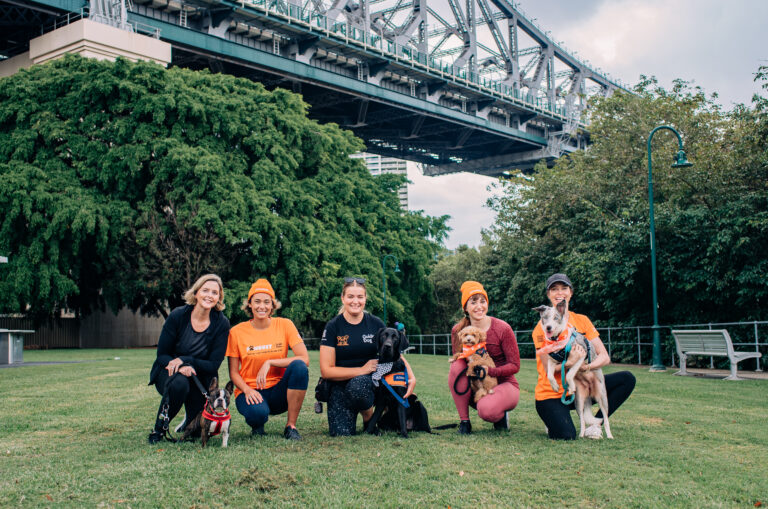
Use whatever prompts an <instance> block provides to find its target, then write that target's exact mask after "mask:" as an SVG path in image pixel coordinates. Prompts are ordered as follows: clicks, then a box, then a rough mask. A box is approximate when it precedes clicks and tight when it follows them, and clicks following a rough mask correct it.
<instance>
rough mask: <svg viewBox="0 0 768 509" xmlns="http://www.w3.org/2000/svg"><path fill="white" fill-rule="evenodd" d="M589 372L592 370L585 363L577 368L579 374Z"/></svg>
mask: <svg viewBox="0 0 768 509" xmlns="http://www.w3.org/2000/svg"><path fill="white" fill-rule="evenodd" d="M591 370H592V366H591V365H590V364H588V363H586V362H585V363H583V364H582V365H581V366H579V371H581V372H585V373H586V372H587V371H591Z"/></svg>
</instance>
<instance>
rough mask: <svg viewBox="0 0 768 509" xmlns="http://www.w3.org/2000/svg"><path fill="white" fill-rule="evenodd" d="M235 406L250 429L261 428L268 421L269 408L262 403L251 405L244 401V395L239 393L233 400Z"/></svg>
mask: <svg viewBox="0 0 768 509" xmlns="http://www.w3.org/2000/svg"><path fill="white" fill-rule="evenodd" d="M235 405H236V406H237V411H238V412H240V414H241V415H242V416H243V417H244V418H245V422H246V423H248V425H249V426H250V427H252V428H257V427H259V426H263V425H264V424H265V423H266V422H267V421H268V420H269V406H268V405H267V404H266V403H265V402H264V401H262V402H261V403H256V404H253V405H251V404H249V403H248V402H247V401H246V400H245V394H242V393H241V394H239V395H238V396H237V399H235Z"/></svg>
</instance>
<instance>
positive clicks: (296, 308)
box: [0, 56, 446, 332]
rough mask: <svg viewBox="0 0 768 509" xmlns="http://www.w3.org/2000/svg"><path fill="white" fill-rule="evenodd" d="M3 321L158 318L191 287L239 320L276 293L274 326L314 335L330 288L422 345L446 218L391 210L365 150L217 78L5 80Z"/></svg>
mask: <svg viewBox="0 0 768 509" xmlns="http://www.w3.org/2000/svg"><path fill="white" fill-rule="evenodd" d="M0 84H1V85H2V86H0V175H2V180H1V182H2V183H1V184H0V187H2V189H0V209H2V210H3V215H2V222H0V252H2V253H3V254H8V255H10V263H9V264H8V266H6V267H3V268H2V269H0V270H2V271H3V272H4V274H3V277H2V278H1V279H0V308H1V309H2V310H5V311H25V310H26V311H29V312H30V313H35V314H39V315H46V314H50V313H52V312H55V311H56V310H57V309H58V308H59V307H62V306H67V307H69V308H73V309H75V310H78V311H80V312H88V311H89V310H92V309H93V308H94V307H104V305H105V304H108V305H110V306H111V307H112V308H113V309H118V308H119V307H121V306H122V305H129V306H130V307H132V308H134V309H139V308H140V309H142V310H144V311H148V312H163V311H164V309H165V308H166V306H167V305H170V306H173V305H176V304H178V303H179V302H180V296H181V294H182V292H183V291H184V289H185V288H187V287H188V286H189V285H190V284H191V283H192V282H194V280H195V279H196V278H197V277H198V276H199V275H201V274H203V273H206V272H215V273H218V274H220V275H221V276H222V277H223V278H224V279H225V284H226V287H227V288H226V289H227V292H228V294H227V304H228V308H229V311H228V312H231V313H233V315H232V316H233V319H238V318H242V315H238V313H239V311H238V310H237V308H238V307H239V303H240V302H241V301H242V299H243V298H244V297H245V295H246V292H247V289H248V286H249V285H250V282H251V281H253V280H254V279H255V278H257V277H261V276H264V277H268V278H270V279H271V281H272V283H273V285H274V286H275V289H276V291H277V293H278V296H279V298H280V299H281V300H282V301H283V303H284V305H285V308H286V309H285V312H284V314H285V315H286V316H289V317H291V318H293V319H294V320H295V321H296V322H297V324H298V325H299V326H300V327H302V328H303V329H304V330H306V331H308V332H317V330H318V329H319V327H320V325H321V324H322V323H324V321H326V320H327V319H329V318H330V317H331V316H332V315H333V313H334V311H335V310H336V309H337V307H338V302H339V301H338V293H339V291H340V288H341V278H342V277H343V276H347V275H362V276H365V277H367V278H369V280H370V281H371V284H370V285H369V295H370V307H371V309H372V310H373V311H380V309H381V303H382V294H381V276H382V269H381V264H380V258H381V256H382V255H383V254H388V253H391V254H395V255H396V256H398V258H399V260H400V262H401V267H402V268H403V271H402V272H401V273H399V274H398V275H397V277H395V278H392V277H390V278H388V290H390V291H391V295H390V296H389V300H388V308H389V309H391V312H390V319H393V320H394V319H399V320H400V321H403V322H405V323H406V324H407V325H409V326H410V327H411V328H415V329H418V320H417V315H416V314H415V313H414V309H415V308H416V306H415V303H417V302H420V301H423V300H425V299H430V298H431V287H430V285H429V281H428V279H427V278H426V275H427V273H428V271H429V269H430V266H431V263H432V260H433V259H434V256H435V254H436V252H437V250H438V249H439V244H440V243H441V241H442V239H443V237H444V235H445V232H446V226H445V219H444V218H430V217H426V216H424V215H422V214H419V213H409V212H404V211H401V210H400V208H399V206H398V201H397V197H396V194H395V193H393V192H392V191H393V189H395V188H396V187H397V186H399V185H400V184H401V183H402V178H397V177H391V176H385V177H380V178H378V177H377V178H374V177H372V176H370V174H369V173H368V172H367V170H366V169H365V168H364V167H363V166H362V164H361V163H360V162H359V161H355V160H351V159H350V158H349V157H348V156H349V154H351V153H353V152H355V151H358V150H360V149H362V148H363V147H362V144H361V143H360V141H359V140H357V139H356V138H354V137H353V136H352V135H351V134H350V133H348V132H346V131H343V130H341V129H339V128H338V127H337V126H336V125H333V124H331V125H320V124H318V123H316V122H314V121H311V120H309V119H308V118H307V115H306V109H307V106H306V104H304V103H303V102H302V101H301V98H300V97H299V96H298V95H295V94H293V93H290V92H287V91H284V90H275V91H273V92H269V91H267V90H265V89H264V87H263V86H261V85H260V84H258V83H253V82H251V81H248V80H244V79H237V78H234V77H231V76H226V75H220V74H216V75H212V74H210V73H207V72H193V71H189V70H184V69H178V68H174V69H170V70H166V69H164V68H162V67H160V66H157V65H154V64H150V63H131V62H127V61H124V60H118V61H117V62H114V63H110V62H98V61H95V60H90V59H83V58H80V57H75V56H68V57H66V58H64V59H62V60H59V61H56V62H52V63H49V64H46V65H42V66H34V67H32V68H31V69H29V70H25V71H21V72H20V73H18V74H16V75H14V76H12V77H9V78H5V79H3V80H2V81H0Z"/></svg>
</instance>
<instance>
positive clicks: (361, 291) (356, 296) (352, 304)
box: [341, 285, 367, 317]
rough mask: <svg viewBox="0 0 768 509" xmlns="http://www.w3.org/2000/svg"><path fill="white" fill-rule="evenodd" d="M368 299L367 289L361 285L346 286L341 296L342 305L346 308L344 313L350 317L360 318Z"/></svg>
mask: <svg viewBox="0 0 768 509" xmlns="http://www.w3.org/2000/svg"><path fill="white" fill-rule="evenodd" d="M366 299H367V295H366V293H365V287H363V286H359V285H349V286H346V287H345V288H344V291H343V293H342V294H341V304H342V306H344V312H345V313H346V314H347V315H349V316H353V317H357V316H360V315H361V314H362V313H363V310H364V309H365V301H366Z"/></svg>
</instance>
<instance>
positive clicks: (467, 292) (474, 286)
mask: <svg viewBox="0 0 768 509" xmlns="http://www.w3.org/2000/svg"><path fill="white" fill-rule="evenodd" d="M478 293H479V294H481V295H483V296H484V297H485V300H486V302H488V303H490V301H489V300H488V294H487V293H485V288H483V285H481V284H480V283H478V282H477V281H464V283H462V284H461V309H464V306H466V305H467V301H468V300H469V298H470V297H472V296H473V295H476V294H478Z"/></svg>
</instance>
